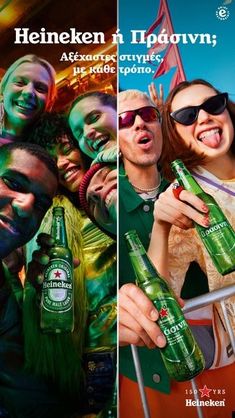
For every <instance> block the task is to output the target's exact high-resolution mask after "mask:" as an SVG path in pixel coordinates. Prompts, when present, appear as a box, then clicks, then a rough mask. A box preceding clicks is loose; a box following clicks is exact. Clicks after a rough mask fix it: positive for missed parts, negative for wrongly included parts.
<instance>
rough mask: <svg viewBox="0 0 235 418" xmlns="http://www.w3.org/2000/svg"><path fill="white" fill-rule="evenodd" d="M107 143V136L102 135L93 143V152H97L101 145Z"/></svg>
mask: <svg viewBox="0 0 235 418" xmlns="http://www.w3.org/2000/svg"><path fill="white" fill-rule="evenodd" d="M108 141H109V135H104V136H102V137H99V138H98V139H97V140H96V141H94V142H93V148H94V150H96V151H97V150H98V149H99V148H100V147H101V146H102V145H104V144H105V143H106V142H108Z"/></svg>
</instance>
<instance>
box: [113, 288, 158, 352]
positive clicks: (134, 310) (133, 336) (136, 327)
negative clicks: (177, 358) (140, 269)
mask: <svg viewBox="0 0 235 418" xmlns="http://www.w3.org/2000/svg"><path fill="white" fill-rule="evenodd" d="M157 319H158V311H157V309H156V308H155V307H154V305H153V303H152V302H151V301H150V300H149V298H148V297H147V296H146V295H145V294H144V292H143V291H142V290H141V289H140V288H139V287H138V286H136V285H135V284H133V283H127V284H125V285H123V286H122V287H121V289H120V291H119V343H120V345H121V346H124V345H128V344H134V345H137V346H147V347H148V348H155V347H156V346H158V347H164V346H165V344H166V339H165V337H164V335H163V333H162V332H161V330H160V328H159V326H158V325H157V323H156V322H155V321H157Z"/></svg>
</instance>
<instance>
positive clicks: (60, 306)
mask: <svg viewBox="0 0 235 418" xmlns="http://www.w3.org/2000/svg"><path fill="white" fill-rule="evenodd" d="M51 235H52V237H53V238H54V240H55V244H54V245H53V247H52V248H50V250H49V253H48V255H49V257H50V261H49V263H48V265H47V266H46V268H45V270H44V281H43V285H42V297H41V321H40V325H41V329H42V331H43V332H51V333H65V332H71V331H73V328H74V309H73V298H74V296H73V256H72V252H71V250H70V249H69V248H68V243H67V236H66V228H65V220H64V208H62V207H60V206H57V207H54V208H53V220H52V227H51Z"/></svg>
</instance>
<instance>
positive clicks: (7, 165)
mask: <svg viewBox="0 0 235 418" xmlns="http://www.w3.org/2000/svg"><path fill="white" fill-rule="evenodd" d="M26 162H27V163H26ZM56 187H57V180H56V177H55V176H54V174H53V173H52V172H51V171H50V170H49V169H48V168H47V167H46V166H45V164H44V163H43V162H41V161H40V160H39V159H38V158H36V157H35V156H33V155H31V154H29V153H28V152H27V151H25V150H21V149H16V150H14V151H12V154H11V157H10V158H8V160H7V161H1V166H0V257H1V258H3V257H5V256H7V255H8V254H9V253H10V252H11V251H13V250H14V249H16V248H18V247H21V246H22V245H24V244H25V243H26V242H28V241H29V240H30V239H31V238H32V237H33V236H34V234H35V233H36V231H37V230H38V228H39V226H40V223H41V221H42V218H43V216H44V215H45V213H46V211H47V210H48V209H49V207H50V205H51V203H52V198H53V196H54V194H55V191H56Z"/></svg>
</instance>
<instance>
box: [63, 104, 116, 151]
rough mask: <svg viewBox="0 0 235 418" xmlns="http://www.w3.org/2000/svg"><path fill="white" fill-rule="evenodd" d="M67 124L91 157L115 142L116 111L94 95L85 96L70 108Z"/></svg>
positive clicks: (82, 148)
mask: <svg viewBox="0 0 235 418" xmlns="http://www.w3.org/2000/svg"><path fill="white" fill-rule="evenodd" d="M69 125H70V128H71V130H72V132H73V135H74V136H75V138H76V140H77V141H78V144H79V147H80V148H81V150H82V151H83V152H84V154H86V155H88V156H89V157H91V158H95V157H96V156H97V154H98V153H99V152H100V151H103V150H104V149H107V148H111V147H112V146H113V145H115V144H116V137H117V113H116V110H115V109H113V108H112V107H111V106H104V105H102V103H101V102H100V100H99V98H97V97H95V96H91V97H85V98H84V99H82V100H80V101H79V102H78V103H77V104H76V105H75V106H74V107H73V109H72V111H71V112H70V115H69Z"/></svg>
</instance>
